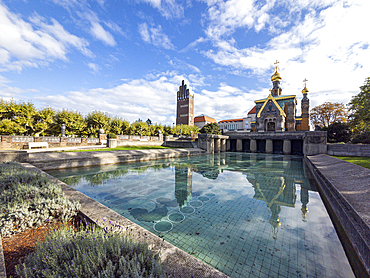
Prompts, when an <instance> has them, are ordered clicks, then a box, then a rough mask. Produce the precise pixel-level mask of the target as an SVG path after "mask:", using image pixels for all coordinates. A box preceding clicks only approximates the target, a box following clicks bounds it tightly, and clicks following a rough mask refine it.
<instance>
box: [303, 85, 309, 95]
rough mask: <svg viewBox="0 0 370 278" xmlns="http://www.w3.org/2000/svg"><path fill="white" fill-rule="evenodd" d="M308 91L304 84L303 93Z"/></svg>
mask: <svg viewBox="0 0 370 278" xmlns="http://www.w3.org/2000/svg"><path fill="white" fill-rule="evenodd" d="M307 93H308V89H307V87H306V86H304V88H303V90H302V94H304V95H306V94H307Z"/></svg>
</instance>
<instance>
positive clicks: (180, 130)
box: [173, 125, 200, 136]
mask: <svg viewBox="0 0 370 278" xmlns="http://www.w3.org/2000/svg"><path fill="white" fill-rule="evenodd" d="M199 130H200V129H199V127H197V126H190V125H176V126H175V128H174V129H173V134H176V135H180V134H182V135H185V136H191V134H198V133H199Z"/></svg>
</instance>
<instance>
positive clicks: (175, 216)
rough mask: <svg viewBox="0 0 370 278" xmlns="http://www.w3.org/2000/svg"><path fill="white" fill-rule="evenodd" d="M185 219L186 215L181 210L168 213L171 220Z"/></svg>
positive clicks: (179, 220)
mask: <svg viewBox="0 0 370 278" xmlns="http://www.w3.org/2000/svg"><path fill="white" fill-rule="evenodd" d="M184 219H185V215H183V214H182V213H180V212H175V213H171V214H170V215H168V220H170V221H171V222H181V221H184Z"/></svg>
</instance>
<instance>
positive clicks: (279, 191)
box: [247, 156, 310, 239]
mask: <svg viewBox="0 0 370 278" xmlns="http://www.w3.org/2000/svg"><path fill="white" fill-rule="evenodd" d="M297 165H300V164H297V163H294V158H292V157H290V156H284V157H281V156H266V157H265V161H260V162H259V163H256V164H255V166H254V167H251V168H250V169H249V170H248V172H247V179H248V181H249V182H250V183H252V185H253V188H254V196H253V198H254V199H258V200H262V201H264V202H265V203H266V206H267V208H268V211H269V214H270V219H269V223H270V224H271V226H272V229H273V238H274V239H276V238H277V235H278V231H279V227H280V226H281V221H280V217H279V214H280V212H281V206H285V207H295V204H296V198H297V196H296V189H297V188H300V189H301V190H300V201H301V203H302V208H301V211H302V220H303V221H305V222H306V221H307V213H308V207H307V205H308V202H309V195H308V190H310V185H309V183H308V182H307V181H306V179H304V178H303V175H302V171H303V169H302V168H301V167H297Z"/></svg>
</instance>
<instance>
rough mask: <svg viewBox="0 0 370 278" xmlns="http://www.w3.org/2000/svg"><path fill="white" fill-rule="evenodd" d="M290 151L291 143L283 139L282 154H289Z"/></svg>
mask: <svg viewBox="0 0 370 278" xmlns="http://www.w3.org/2000/svg"><path fill="white" fill-rule="evenodd" d="M291 151H292V145H291V141H290V140H288V139H284V143H283V152H284V154H290V152H291Z"/></svg>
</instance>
